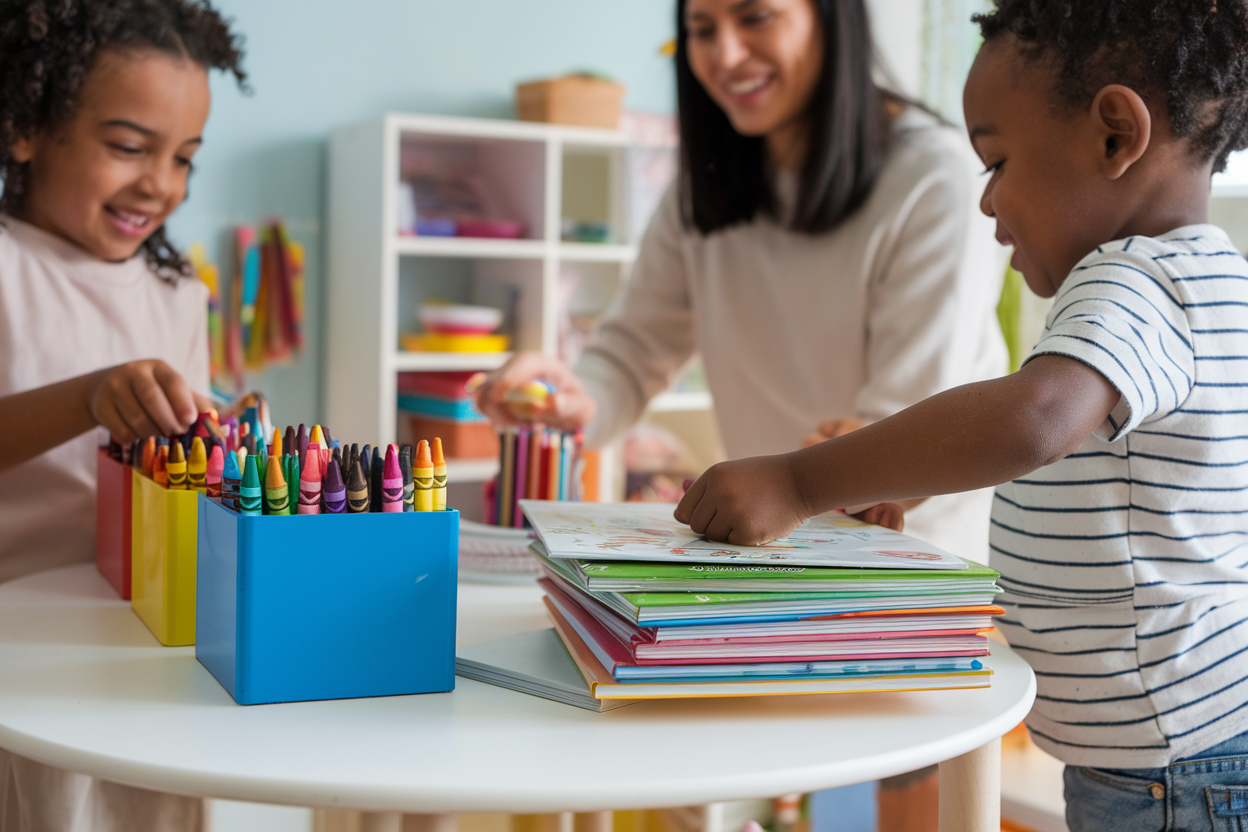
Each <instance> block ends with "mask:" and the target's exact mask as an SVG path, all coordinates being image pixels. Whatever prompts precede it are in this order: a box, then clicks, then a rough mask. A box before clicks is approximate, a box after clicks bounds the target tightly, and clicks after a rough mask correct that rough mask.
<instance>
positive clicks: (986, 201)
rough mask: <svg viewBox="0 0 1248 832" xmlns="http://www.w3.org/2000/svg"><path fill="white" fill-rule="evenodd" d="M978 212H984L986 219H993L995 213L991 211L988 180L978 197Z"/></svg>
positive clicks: (990, 192) (990, 181) (990, 193)
mask: <svg viewBox="0 0 1248 832" xmlns="http://www.w3.org/2000/svg"><path fill="white" fill-rule="evenodd" d="M979 210H980V211H983V212H984V216H986V217H995V216H996V215H997V212H996V211H994V210H992V180H991V179H989V180H988V184H986V185H984V192H983V194H981V195H980V197H979Z"/></svg>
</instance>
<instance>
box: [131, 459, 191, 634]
mask: <svg viewBox="0 0 1248 832" xmlns="http://www.w3.org/2000/svg"><path fill="white" fill-rule="evenodd" d="M198 498H199V492H198V491H195V490H193V489H192V490H190V491H170V490H169V489H167V488H162V487H161V486H159V485H157V484H156V483H155V481H153V480H152V479H150V478H149V477H145V476H143V474H142V473H141V472H140V471H138V469H131V493H130V516H131V532H130V540H131V546H130V551H131V559H132V561H131V568H130V606H131V607H133V608H134V611H135V613H136V614H137V615H138V616H139V618H141V619H143V623H144V624H146V625H147V627H148V629H150V630H151V631H152V634H153V635H155V636H156V638H157V639H158V640H159V641H160V643H161V644H164V645H166V646H169V647H175V646H181V645H187V644H194V643H195V541H196V538H195V526H196V522H197V520H198V515H197V514H196V511H195V506H196V503H197V501H198Z"/></svg>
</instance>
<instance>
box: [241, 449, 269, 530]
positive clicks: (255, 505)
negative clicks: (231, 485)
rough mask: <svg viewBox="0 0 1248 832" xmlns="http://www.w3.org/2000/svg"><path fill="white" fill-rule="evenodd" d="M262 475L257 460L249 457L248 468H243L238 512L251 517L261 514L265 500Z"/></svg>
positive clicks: (249, 455)
mask: <svg viewBox="0 0 1248 832" xmlns="http://www.w3.org/2000/svg"><path fill="white" fill-rule="evenodd" d="M262 492H263V489H262V488H261V487H260V474H259V472H258V471H257V470H256V458H255V457H254V456H252V455H251V454H248V455H247V460H246V466H245V467H244V468H243V479H242V482H240V483H239V486H238V512H239V514H243V515H246V516H249V517H255V516H256V515H259V514H261V513H262V512H261V506H262V505H263V503H264V498H263V497H262V496H261V494H262Z"/></svg>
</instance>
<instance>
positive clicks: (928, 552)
mask: <svg viewBox="0 0 1248 832" xmlns="http://www.w3.org/2000/svg"><path fill="white" fill-rule="evenodd" d="M520 507H521V508H522V509H523V510H524V513H525V516H526V517H528V518H529V522H530V523H532V524H533V530H534V531H535V532H537V536H538V537H539V538H540V539H541V541H542V543H543V544H544V545H545V546H546V551H547V552H548V553H549V555H550V557H552V558H581V559H583V560H625V561H626V560H649V561H670V562H680V563H767V564H779V565H784V564H791V565H794V566H847V567H867V568H873V569H966V568H967V563H966V561H964V560H962V559H961V558H958V557H954V556H953V555H951V554H949V553H948V552H946V551H944V550H943V549H938V548H937V547H935V546H933V545H931V544H930V543H924V542H923V541H921V540H917V539H915V538H913V537H910V536H909V535H907V534H902V533H901V532H895V531H892V530H891V529H885V528H883V527H882V526H873V525H871V524H869V523H863V522H862V521H860V520H855V519H854V518H852V517H849V516H848V515H846V514H844V513H842V512H839V511H832V512H828V513H827V514H821V515H819V516H818V517H812V518H810V519H809V520H807V521H806V522H805V523H803V524H802V525H801V526H799V527H797V528H796V529H794V531H793V533H792V534H790V535H789V536H788V537H785V538H781V539H780V540H773V541H772V542H771V543H768V544H766V545H764V546H735V545H732V544H729V543H714V542H712V541H709V540H707V539H706V538H705V537H702V536H701V535H699V534H695V533H694V532H693V530H692V529H690V528H689V527H688V526H686V525H684V524H683V523H678V522H676V519H675V518H674V517H673V516H672V513H673V512H674V511H675V510H676V505H675V504H674V503H570V502H555V501H550V500H521V501H520Z"/></svg>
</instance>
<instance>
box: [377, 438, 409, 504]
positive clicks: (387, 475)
mask: <svg viewBox="0 0 1248 832" xmlns="http://www.w3.org/2000/svg"><path fill="white" fill-rule="evenodd" d="M379 458H380V457H378V456H377V455H374V456H373V460H374V461H376V460H377V459H379ZM381 510H382V511H383V512H386V513H387V514H389V513H395V512H402V511H403V472H402V470H400V469H399V452H398V448H396V447H395V446H394V445H393V444H391V445H388V446H386V461H385V463H384V464H383V467H382V472H381Z"/></svg>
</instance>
